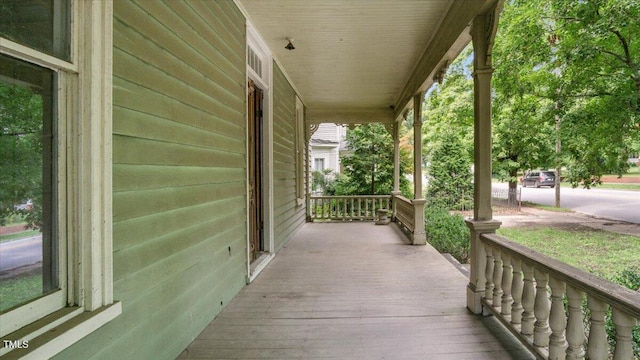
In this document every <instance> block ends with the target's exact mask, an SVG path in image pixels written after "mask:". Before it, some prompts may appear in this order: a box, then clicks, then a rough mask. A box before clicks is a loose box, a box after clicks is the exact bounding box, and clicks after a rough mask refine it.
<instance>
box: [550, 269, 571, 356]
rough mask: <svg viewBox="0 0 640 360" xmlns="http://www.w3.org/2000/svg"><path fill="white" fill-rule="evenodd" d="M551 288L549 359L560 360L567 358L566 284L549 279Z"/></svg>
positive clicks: (552, 278)
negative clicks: (565, 333)
mask: <svg viewBox="0 0 640 360" xmlns="http://www.w3.org/2000/svg"><path fill="white" fill-rule="evenodd" d="M549 287H550V288H551V314H550V317H549V327H550V328H551V335H550V336H549V359H552V360H560V359H564V358H565V349H566V348H567V342H566V339H565V337H564V330H565V328H566V326H567V322H566V317H565V312H564V303H563V301H562V300H563V296H564V287H565V285H564V282H563V281H560V280H558V279H556V278H555V277H553V276H552V277H551V278H550V279H549Z"/></svg>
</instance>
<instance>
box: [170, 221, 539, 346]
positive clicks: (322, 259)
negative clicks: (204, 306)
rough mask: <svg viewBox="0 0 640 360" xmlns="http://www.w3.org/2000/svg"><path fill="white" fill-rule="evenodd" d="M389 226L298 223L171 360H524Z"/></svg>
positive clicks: (437, 262) (437, 259)
mask: <svg viewBox="0 0 640 360" xmlns="http://www.w3.org/2000/svg"><path fill="white" fill-rule="evenodd" d="M467 282H468V280H467V279H466V278H465V276H463V275H462V274H461V273H460V272H459V271H458V270H457V269H456V268H455V267H454V266H453V265H451V264H450V263H449V262H448V261H447V260H446V259H445V258H443V257H442V256H441V255H440V254H438V253H437V252H436V251H435V250H434V249H433V248H432V247H430V246H429V245H427V246H410V245H408V241H406V239H405V238H404V237H403V235H402V234H401V233H400V232H399V230H398V229H397V228H396V227H395V226H394V225H390V226H375V225H374V224H373V223H330V224H326V223H325V224H318V223H312V224H306V225H305V226H304V227H303V229H302V230H301V231H300V232H299V233H298V234H296V236H295V237H294V238H293V239H292V240H291V241H290V242H289V243H288V244H287V245H286V246H285V247H284V248H283V249H282V250H281V251H280V252H279V253H278V255H277V256H276V258H275V259H274V260H273V261H272V262H271V264H270V265H269V266H268V267H267V268H266V269H265V270H264V271H263V272H262V274H260V275H259V277H258V278H257V279H256V280H255V281H254V282H253V283H252V284H250V285H248V286H247V287H245V288H244V289H243V290H242V291H241V292H240V294H239V295H238V296H237V297H236V298H235V299H234V300H233V301H231V303H229V304H228V305H227V307H226V308H225V309H224V310H223V311H222V312H221V313H220V315H219V316H218V317H217V318H216V319H215V320H214V321H213V322H212V323H211V324H210V325H209V326H207V328H206V329H205V330H204V331H203V332H202V333H201V334H200V335H199V336H198V337H197V338H196V339H195V340H194V341H193V343H191V345H190V346H189V347H188V348H187V349H186V350H185V351H184V352H183V353H182V354H181V356H180V357H179V359H533V358H534V357H533V356H532V355H531V354H530V353H529V352H528V351H527V350H525V349H524V348H523V347H522V346H521V345H520V344H519V343H518V342H517V341H516V340H515V339H514V338H513V337H512V336H511V335H510V334H509V333H508V331H507V330H505V329H504V328H502V327H501V326H500V324H498V322H497V321H496V320H495V319H493V318H490V317H489V318H484V317H479V316H475V315H472V314H471V313H469V311H468V310H467V309H466V307H465V301H466V300H465V299H466V295H465V294H466V293H465V291H466V285H467Z"/></svg>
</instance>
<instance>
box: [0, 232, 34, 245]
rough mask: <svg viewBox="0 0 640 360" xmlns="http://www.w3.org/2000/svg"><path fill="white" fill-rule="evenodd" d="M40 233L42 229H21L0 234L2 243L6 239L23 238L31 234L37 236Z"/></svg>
mask: <svg viewBox="0 0 640 360" xmlns="http://www.w3.org/2000/svg"><path fill="white" fill-rule="evenodd" d="M38 234H40V230H26V231H20V232H17V233H13V234H8V235H0V243H3V242H5V241H11V240H15V239H22V238H26V237H30V236H35V235H38Z"/></svg>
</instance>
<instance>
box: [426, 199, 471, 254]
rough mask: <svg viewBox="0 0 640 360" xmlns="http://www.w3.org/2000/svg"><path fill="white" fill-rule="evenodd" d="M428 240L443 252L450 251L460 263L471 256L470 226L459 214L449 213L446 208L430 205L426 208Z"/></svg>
mask: <svg viewBox="0 0 640 360" xmlns="http://www.w3.org/2000/svg"><path fill="white" fill-rule="evenodd" d="M425 232H426V236H427V241H428V242H429V243H430V244H431V245H432V246H433V247H434V248H436V250H438V251H439V252H441V253H449V254H451V256H453V257H454V258H456V259H457V260H458V261H459V262H460V263H463V264H464V263H467V259H468V258H469V236H470V233H469V228H468V227H467V225H466V224H465V222H464V218H463V217H462V215H459V214H455V215H452V214H449V211H448V210H446V209H445V208H442V207H438V206H431V205H428V206H426V208H425Z"/></svg>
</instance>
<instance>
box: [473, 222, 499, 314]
mask: <svg viewBox="0 0 640 360" xmlns="http://www.w3.org/2000/svg"><path fill="white" fill-rule="evenodd" d="M466 223H467V227H469V229H470V230H471V237H470V245H471V246H470V251H469V259H470V261H471V267H470V269H469V270H470V271H469V273H470V274H469V285H467V308H468V309H469V310H470V311H471V312H472V313H474V314H482V298H483V297H484V290H485V286H486V284H487V280H486V278H485V266H486V263H487V258H486V254H485V251H484V247H483V246H482V243H481V241H480V234H486V233H494V232H496V230H497V229H498V228H500V225H502V223H501V222H500V221H495V220H488V221H479V220H466Z"/></svg>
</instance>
